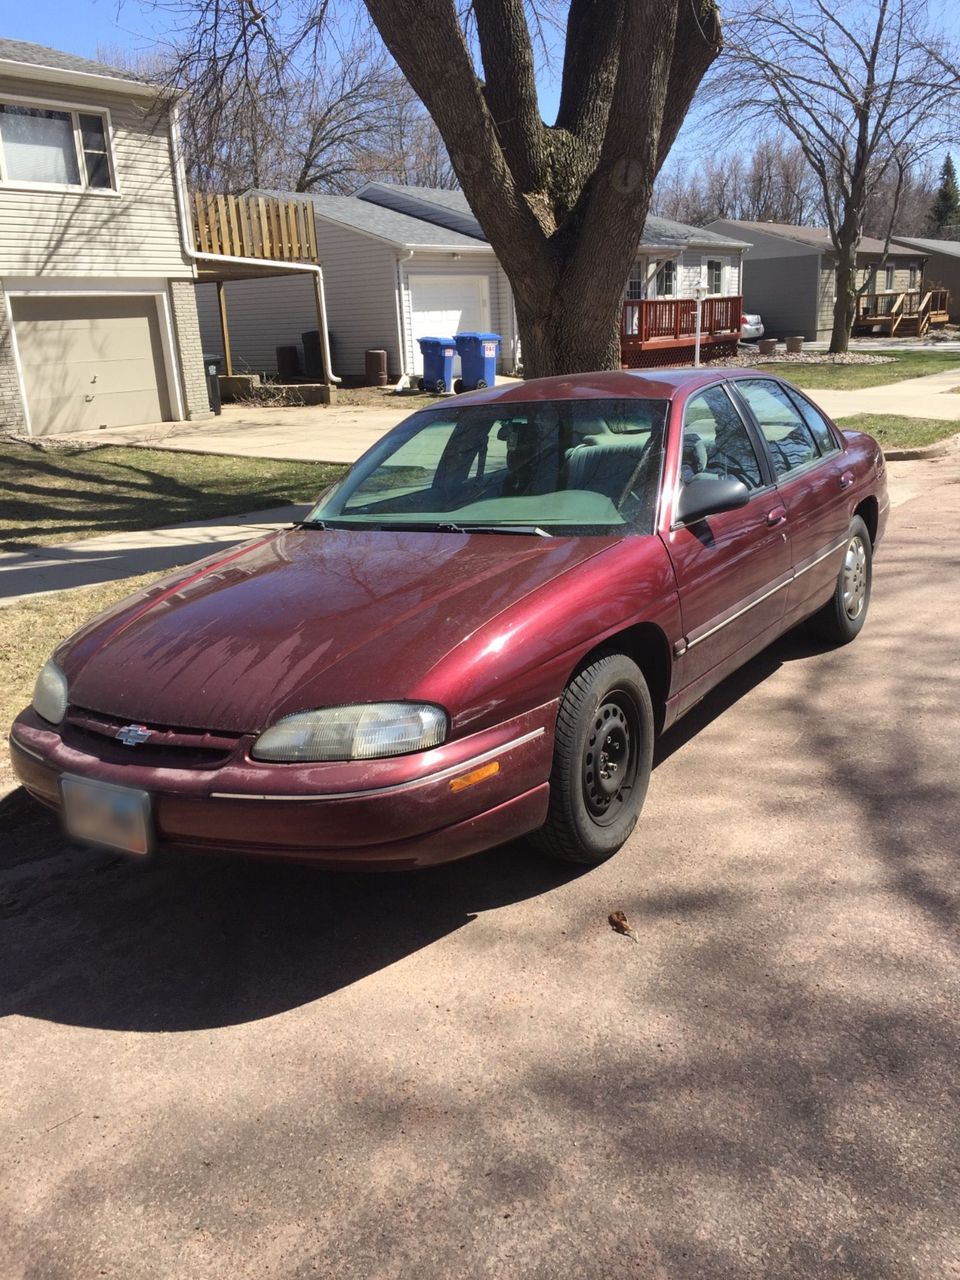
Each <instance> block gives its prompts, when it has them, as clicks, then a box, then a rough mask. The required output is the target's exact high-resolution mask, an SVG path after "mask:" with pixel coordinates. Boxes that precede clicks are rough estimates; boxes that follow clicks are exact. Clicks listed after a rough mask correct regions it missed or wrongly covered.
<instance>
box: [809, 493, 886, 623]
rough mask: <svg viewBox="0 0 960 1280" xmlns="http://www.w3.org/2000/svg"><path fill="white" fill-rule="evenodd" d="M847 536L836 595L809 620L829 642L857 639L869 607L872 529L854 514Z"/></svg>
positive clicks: (871, 573)
mask: <svg viewBox="0 0 960 1280" xmlns="http://www.w3.org/2000/svg"><path fill="white" fill-rule="evenodd" d="M847 538H848V540H847V545H846V548H845V549H844V553H843V564H842V565H841V566H840V572H839V573H838V574H837V585H836V587H835V588H834V591H833V595H832V597H831V598H830V601H829V603H828V604H826V605H824V607H823V608H822V609H821V610H820V611H819V612H818V613H815V614H814V615H813V617H812V618H811V619H810V625H811V629H812V630H813V632H814V634H815V635H816V636H817V637H818V638H819V639H820V640H824V641H826V643H827V644H835V645H841V644H849V643H850V641H851V640H855V639H856V637H857V636H858V635H859V634H860V631H861V630H862V628H863V624H864V622H865V621H866V618H867V609H868V608H869V607H870V590H871V587H872V585H873V550H872V546H871V543H870V533H869V530H868V529H867V526H866V525H865V524H864V523H863V521H862V520H861V519H860V517H859V516H854V518H853V521H852V522H851V524H850V531H849V533H848V535H847Z"/></svg>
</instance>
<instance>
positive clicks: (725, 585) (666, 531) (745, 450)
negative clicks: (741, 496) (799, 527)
mask: <svg viewBox="0 0 960 1280" xmlns="http://www.w3.org/2000/svg"><path fill="white" fill-rule="evenodd" d="M681 430H682V439H681V441H680V442H679V443H680V446H681V447H680V448H679V449H675V450H674V451H673V452H674V454H675V455H676V456H675V462H674V466H675V476H674V479H675V485H674V488H673V500H672V501H671V503H670V504H669V513H668V514H667V515H665V528H663V531H662V534H661V536H662V537H663V538H664V541H665V543H666V546H667V550H668V552H669V554H670V559H671V561H672V562H673V567H674V572H675V574H676V579H677V586H678V589H679V594H680V609H681V616H682V619H683V632H684V635H683V639H682V640H681V642H680V645H679V646H678V666H679V671H678V677H679V681H680V684H681V686H682V687H683V688H684V689H685V690H686V694H685V696H684V697H682V698H681V706H680V709H681V710H683V709H685V707H686V706H688V705H689V704H690V703H691V702H692V701H694V700H695V699H696V698H697V697H700V696H702V694H703V693H704V692H705V691H706V689H707V688H708V687H709V686H710V685H712V684H714V683H716V681H718V680H720V679H722V678H723V676H724V675H726V674H727V673H728V672H729V671H731V670H733V669H734V668H735V667H736V666H738V665H739V663H740V662H741V661H745V660H746V658H747V657H749V656H750V653H751V652H756V650H757V649H759V648H761V647H762V644H763V640H762V639H761V637H763V636H765V635H767V634H768V633H770V631H771V629H772V628H775V627H776V626H777V624H778V623H779V622H780V620H781V618H782V617H783V613H784V608H785V598H786V591H785V588H786V587H788V585H789V582H790V577H791V560H790V543H789V536H788V522H787V518H786V512H785V510H784V509H783V506H782V504H781V502H780V495H779V494H778V492H777V489H776V485H775V484H774V483H773V474H772V471H771V469H770V465H769V461H768V460H767V459H766V457H765V456H764V453H763V449H762V446H761V445H760V443H759V441H757V440H756V439H755V438H754V435H753V431H752V429H751V427H750V426H749V425H748V423H747V422H746V421H745V419H744V417H743V415H742V413H741V411H740V409H739V407H738V406H737V404H736V403H735V401H734V400H733V398H732V397H731V395H730V393H729V391H728V390H727V387H726V385H725V384H723V383H717V384H716V385H714V386H712V387H707V388H706V389H704V390H703V391H698V392H696V393H695V394H694V395H692V396H691V397H690V398H689V399H688V400H687V402H686V405H685V406H684V408H683V419H682V423H681ZM723 476H733V477H734V478H736V479H738V480H741V481H743V483H744V484H745V485H746V486H747V488H748V490H749V491H750V501H749V502H748V503H747V505H746V506H745V507H742V508H740V509H738V510H736V511H726V512H723V513H720V514H718V515H714V516H710V517H709V518H708V519H706V520H701V521H699V522H698V523H697V524H695V525H692V526H690V527H686V526H684V525H681V524H678V523H676V522H675V521H674V519H673V510H674V507H675V503H676V498H677V497H678V496H679V494H680V492H681V491H682V488H683V486H684V485H685V484H688V483H690V482H691V481H693V479H694V477H696V480H697V484H698V485H701V484H704V483H706V482H707V481H708V480H709V478H711V477H723ZM669 483H670V482H669V481H668V485H669Z"/></svg>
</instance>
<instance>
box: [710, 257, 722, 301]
mask: <svg viewBox="0 0 960 1280" xmlns="http://www.w3.org/2000/svg"><path fill="white" fill-rule="evenodd" d="M707 293H723V263H722V262H721V261H720V259H719V258H708V260H707Z"/></svg>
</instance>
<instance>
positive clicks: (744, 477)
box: [680, 387, 763, 489]
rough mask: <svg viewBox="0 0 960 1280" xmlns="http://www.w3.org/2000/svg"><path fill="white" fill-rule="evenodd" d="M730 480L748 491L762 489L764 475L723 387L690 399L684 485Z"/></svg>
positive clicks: (682, 471) (685, 419)
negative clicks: (744, 486)
mask: <svg viewBox="0 0 960 1280" xmlns="http://www.w3.org/2000/svg"><path fill="white" fill-rule="evenodd" d="M728 476H729V477H732V478H733V479H734V480H740V481H741V482H742V483H743V484H745V485H746V486H747V488H748V489H761V488H762V487H763V475H762V473H761V471H760V460H759V458H758V457H757V451H756V449H755V448H754V447H753V441H752V440H751V439H750V433H749V431H748V430H747V428H746V426H745V424H744V421H743V419H742V418H741V417H740V414H739V413H738V411H737V409H736V406H735V405H734V403H733V401H732V400H731V399H730V397H729V396H728V395H727V393H726V392H725V391H724V389H723V388H722V387H710V388H708V390H706V391H701V392H700V393H699V394H698V395H695V396H693V397H692V398H691V399H690V401H689V402H688V404H687V407H686V411H685V412H684V416H683V456H682V460H681V466H680V478H681V481H682V482H683V483H684V484H690V483H691V482H694V481H695V482H696V483H697V484H698V485H699V484H704V483H705V482H707V481H709V480H718V479H725V478H726V477H728Z"/></svg>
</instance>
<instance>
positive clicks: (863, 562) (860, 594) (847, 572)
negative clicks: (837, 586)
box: [841, 533, 867, 622]
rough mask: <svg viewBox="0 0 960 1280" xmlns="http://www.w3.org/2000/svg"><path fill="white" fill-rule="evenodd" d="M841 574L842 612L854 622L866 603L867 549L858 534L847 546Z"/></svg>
mask: <svg viewBox="0 0 960 1280" xmlns="http://www.w3.org/2000/svg"><path fill="white" fill-rule="evenodd" d="M842 574H843V577H842V582H841V590H842V592H843V611H844V613H845V614H846V615H847V617H848V618H849V619H850V621H851V622H854V621H856V619H857V618H859V617H860V615H861V613H863V608H864V605H865V604H866V601H867V549H866V547H865V546H864V545H863V539H862V538H861V537H860V535H859V533H855V534H854V535H853V537H852V538H851V539H850V541H849V543H848V544H847V550H846V554H845V555H844V557H843V570H842Z"/></svg>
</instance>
